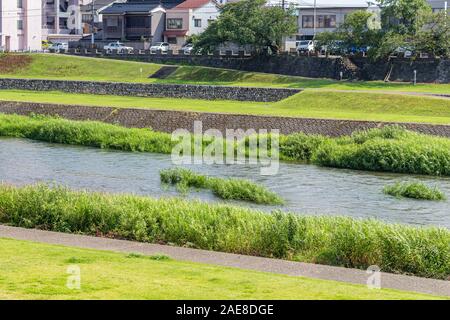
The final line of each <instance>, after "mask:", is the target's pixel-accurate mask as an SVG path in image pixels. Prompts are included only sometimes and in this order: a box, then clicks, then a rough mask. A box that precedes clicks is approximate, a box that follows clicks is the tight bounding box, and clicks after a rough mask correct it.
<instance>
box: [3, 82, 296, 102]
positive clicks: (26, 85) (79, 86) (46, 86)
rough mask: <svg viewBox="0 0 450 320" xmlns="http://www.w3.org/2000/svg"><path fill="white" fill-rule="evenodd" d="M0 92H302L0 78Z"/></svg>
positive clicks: (268, 98) (212, 95) (244, 97)
mask: <svg viewBox="0 0 450 320" xmlns="http://www.w3.org/2000/svg"><path fill="white" fill-rule="evenodd" d="M0 89H14V90H33V91H62V92H68V93H86V94H111V95H118V96H141V97H142V96H144V97H158V98H188V99H206V100H237V101H255V102H275V101H280V100H283V99H286V98H288V97H290V96H292V95H294V94H296V93H299V92H300V91H301V90H298V89H277V88H253V87H227V86H209V85H179V84H148V83H122V82H116V83H115V82H96V81H65V80H40V79H11V78H0Z"/></svg>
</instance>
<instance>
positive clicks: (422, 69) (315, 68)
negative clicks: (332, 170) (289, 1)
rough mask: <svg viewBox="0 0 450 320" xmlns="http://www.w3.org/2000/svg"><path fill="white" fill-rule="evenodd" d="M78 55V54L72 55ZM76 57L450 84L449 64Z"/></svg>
mask: <svg viewBox="0 0 450 320" xmlns="http://www.w3.org/2000/svg"><path fill="white" fill-rule="evenodd" d="M71 54H75V51H73V50H72V51H71ZM76 55H84V56H91V57H103V58H110V59H119V60H131V61H140V62H150V63H162V64H178V65H197V66H205V67H215V68H227V69H235V70H241V71H253V72H266V73H276V74H283V75H290V76H301V77H310V78H331V79H340V78H341V72H342V78H343V79H355V80H384V79H385V77H386V75H387V74H388V73H389V71H390V69H391V67H392V71H391V77H390V79H389V80H390V81H404V82H410V81H413V78H414V70H416V71H417V74H416V76H417V82H427V83H434V82H438V83H450V60H445V59H422V58H417V59H414V60H413V59H404V58H392V59H391V60H390V61H378V62H375V63H374V62H371V61H370V60H369V59H367V58H362V57H353V56H352V57H348V58H346V57H345V58H342V57H332V56H330V57H328V58H327V57H324V56H320V57H319V56H304V55H296V54H281V55H273V56H266V55H258V56H245V55H242V54H237V55H232V54H228V55H183V54H158V53H157V54H150V53H144V54H143V53H140V52H139V50H138V52H136V53H133V54H105V53H104V52H102V51H99V52H98V53H97V52H95V51H90V52H86V51H80V52H78V53H76Z"/></svg>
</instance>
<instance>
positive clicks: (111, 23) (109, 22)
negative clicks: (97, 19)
mask: <svg viewBox="0 0 450 320" xmlns="http://www.w3.org/2000/svg"><path fill="white" fill-rule="evenodd" d="M106 26H107V27H116V28H117V27H118V26H119V19H118V18H117V17H108V19H106Z"/></svg>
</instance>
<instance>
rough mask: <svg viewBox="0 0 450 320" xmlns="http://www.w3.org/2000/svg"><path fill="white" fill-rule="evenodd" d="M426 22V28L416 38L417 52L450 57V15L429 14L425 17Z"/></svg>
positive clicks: (441, 13)
mask: <svg viewBox="0 0 450 320" xmlns="http://www.w3.org/2000/svg"><path fill="white" fill-rule="evenodd" d="M424 22H425V26H424V27H423V28H422V29H420V30H419V31H418V32H417V33H416V34H415V36H414V40H413V44H414V46H415V48H416V50H418V51H422V52H428V53H431V54H433V55H435V56H441V57H450V15H448V14H446V12H438V13H428V14H425V15H424Z"/></svg>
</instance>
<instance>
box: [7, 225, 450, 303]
mask: <svg viewBox="0 0 450 320" xmlns="http://www.w3.org/2000/svg"><path fill="white" fill-rule="evenodd" d="M0 237H1V238H12V239H17V240H27V241H35V242H42V243H48V244H57V245H65V246H71V247H79V248H89V249H98V250H110V251H118V252H133V253H141V254H144V255H153V254H156V253H160V254H165V255H168V256H170V257H171V258H173V259H175V260H180V261H189V262H198V263H207V264H214V265H219V266H227V267H236V268H242V269H248V270H257V271H263V272H272V273H279V274H286V275H291V276H304V277H309V278H317V279H324V280H335V281H342V282H349V283H356V284H363V285H366V283H367V279H368V277H369V275H368V274H367V273H366V272H365V271H364V270H358V269H347V268H339V267H331V266H324V265H316V264H309V263H300V262H292V261H286V260H277V259H268V258H260V257H253V256H244V255H237V254H230V253H221V252H212V251H206V250H197V249H188V248H180V247H171V246H164V245H156V244H148V243H139V242H133V241H124V240H114V239H105V238H97V237H91V236H82V235H73V234H65V233H58V232H49V231H41V230H35V229H23V228H16V227H8V226H2V225H0ZM381 286H382V288H391V289H398V290H405V291H414V292H420V293H428V294H433V295H439V296H449V297H450V281H443V280H434V279H425V278H418V277H412V276H405V275H395V274H389V273H381Z"/></svg>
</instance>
